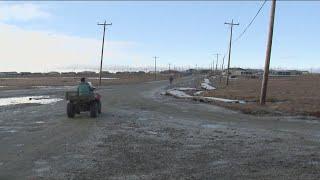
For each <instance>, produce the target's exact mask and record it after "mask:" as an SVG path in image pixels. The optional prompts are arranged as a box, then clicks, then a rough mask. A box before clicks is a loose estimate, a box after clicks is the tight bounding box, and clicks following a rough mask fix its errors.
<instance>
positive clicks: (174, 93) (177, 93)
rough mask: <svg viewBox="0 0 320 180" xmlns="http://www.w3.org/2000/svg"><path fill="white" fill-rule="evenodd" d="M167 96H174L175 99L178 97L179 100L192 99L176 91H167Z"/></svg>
mask: <svg viewBox="0 0 320 180" xmlns="http://www.w3.org/2000/svg"><path fill="white" fill-rule="evenodd" d="M166 94H168V95H171V96H174V97H177V98H192V96H190V95H188V94H186V93H185V92H182V91H178V90H175V89H169V90H167V93H166Z"/></svg>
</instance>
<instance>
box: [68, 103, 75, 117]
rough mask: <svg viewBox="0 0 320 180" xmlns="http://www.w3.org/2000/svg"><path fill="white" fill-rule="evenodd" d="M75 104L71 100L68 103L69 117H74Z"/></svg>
mask: <svg viewBox="0 0 320 180" xmlns="http://www.w3.org/2000/svg"><path fill="white" fill-rule="evenodd" d="M74 114H75V112H74V106H73V104H72V103H71V102H68V104H67V115H68V118H74Z"/></svg>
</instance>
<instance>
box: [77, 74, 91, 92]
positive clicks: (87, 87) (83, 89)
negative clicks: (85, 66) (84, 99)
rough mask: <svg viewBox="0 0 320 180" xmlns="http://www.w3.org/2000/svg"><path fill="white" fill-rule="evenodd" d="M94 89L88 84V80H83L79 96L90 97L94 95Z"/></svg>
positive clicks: (79, 88) (79, 86)
mask: <svg viewBox="0 0 320 180" xmlns="http://www.w3.org/2000/svg"><path fill="white" fill-rule="evenodd" d="M94 89H95V88H94V87H92V85H91V84H90V83H88V82H86V78H84V77H83V78H81V80H80V84H79V85H78V94H79V96H88V95H93V91H94Z"/></svg>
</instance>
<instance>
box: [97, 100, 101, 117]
mask: <svg viewBox="0 0 320 180" xmlns="http://www.w3.org/2000/svg"><path fill="white" fill-rule="evenodd" d="M97 104H98V113H99V114H101V102H100V101H98V102H97Z"/></svg>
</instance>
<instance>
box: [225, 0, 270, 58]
mask: <svg viewBox="0 0 320 180" xmlns="http://www.w3.org/2000/svg"><path fill="white" fill-rule="evenodd" d="M266 2H267V0H264V2H263V3H262V5H261V6H260V8H259V10H258V11H257V13H256V15H255V16H254V17H253V18H252V20H251V21H250V23H249V24H248V25H247V26H246V28H245V29H244V30H243V32H242V33H241V34H240V35H239V36H238V37H237V38H236V39H235V40H234V41H233V42H231V43H232V44H234V43H235V42H237V41H238V40H240V38H241V37H242V36H243V35H244V34H245V33H246V31H247V30H248V29H249V27H250V26H251V25H252V24H253V22H254V21H255V19H256V18H257V16H258V15H259V13H260V11H261V10H262V8H263V7H264V5H265V4H266ZM228 52H229V50H227V51H226V52H225V53H224V56H226V55H227V54H228Z"/></svg>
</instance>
